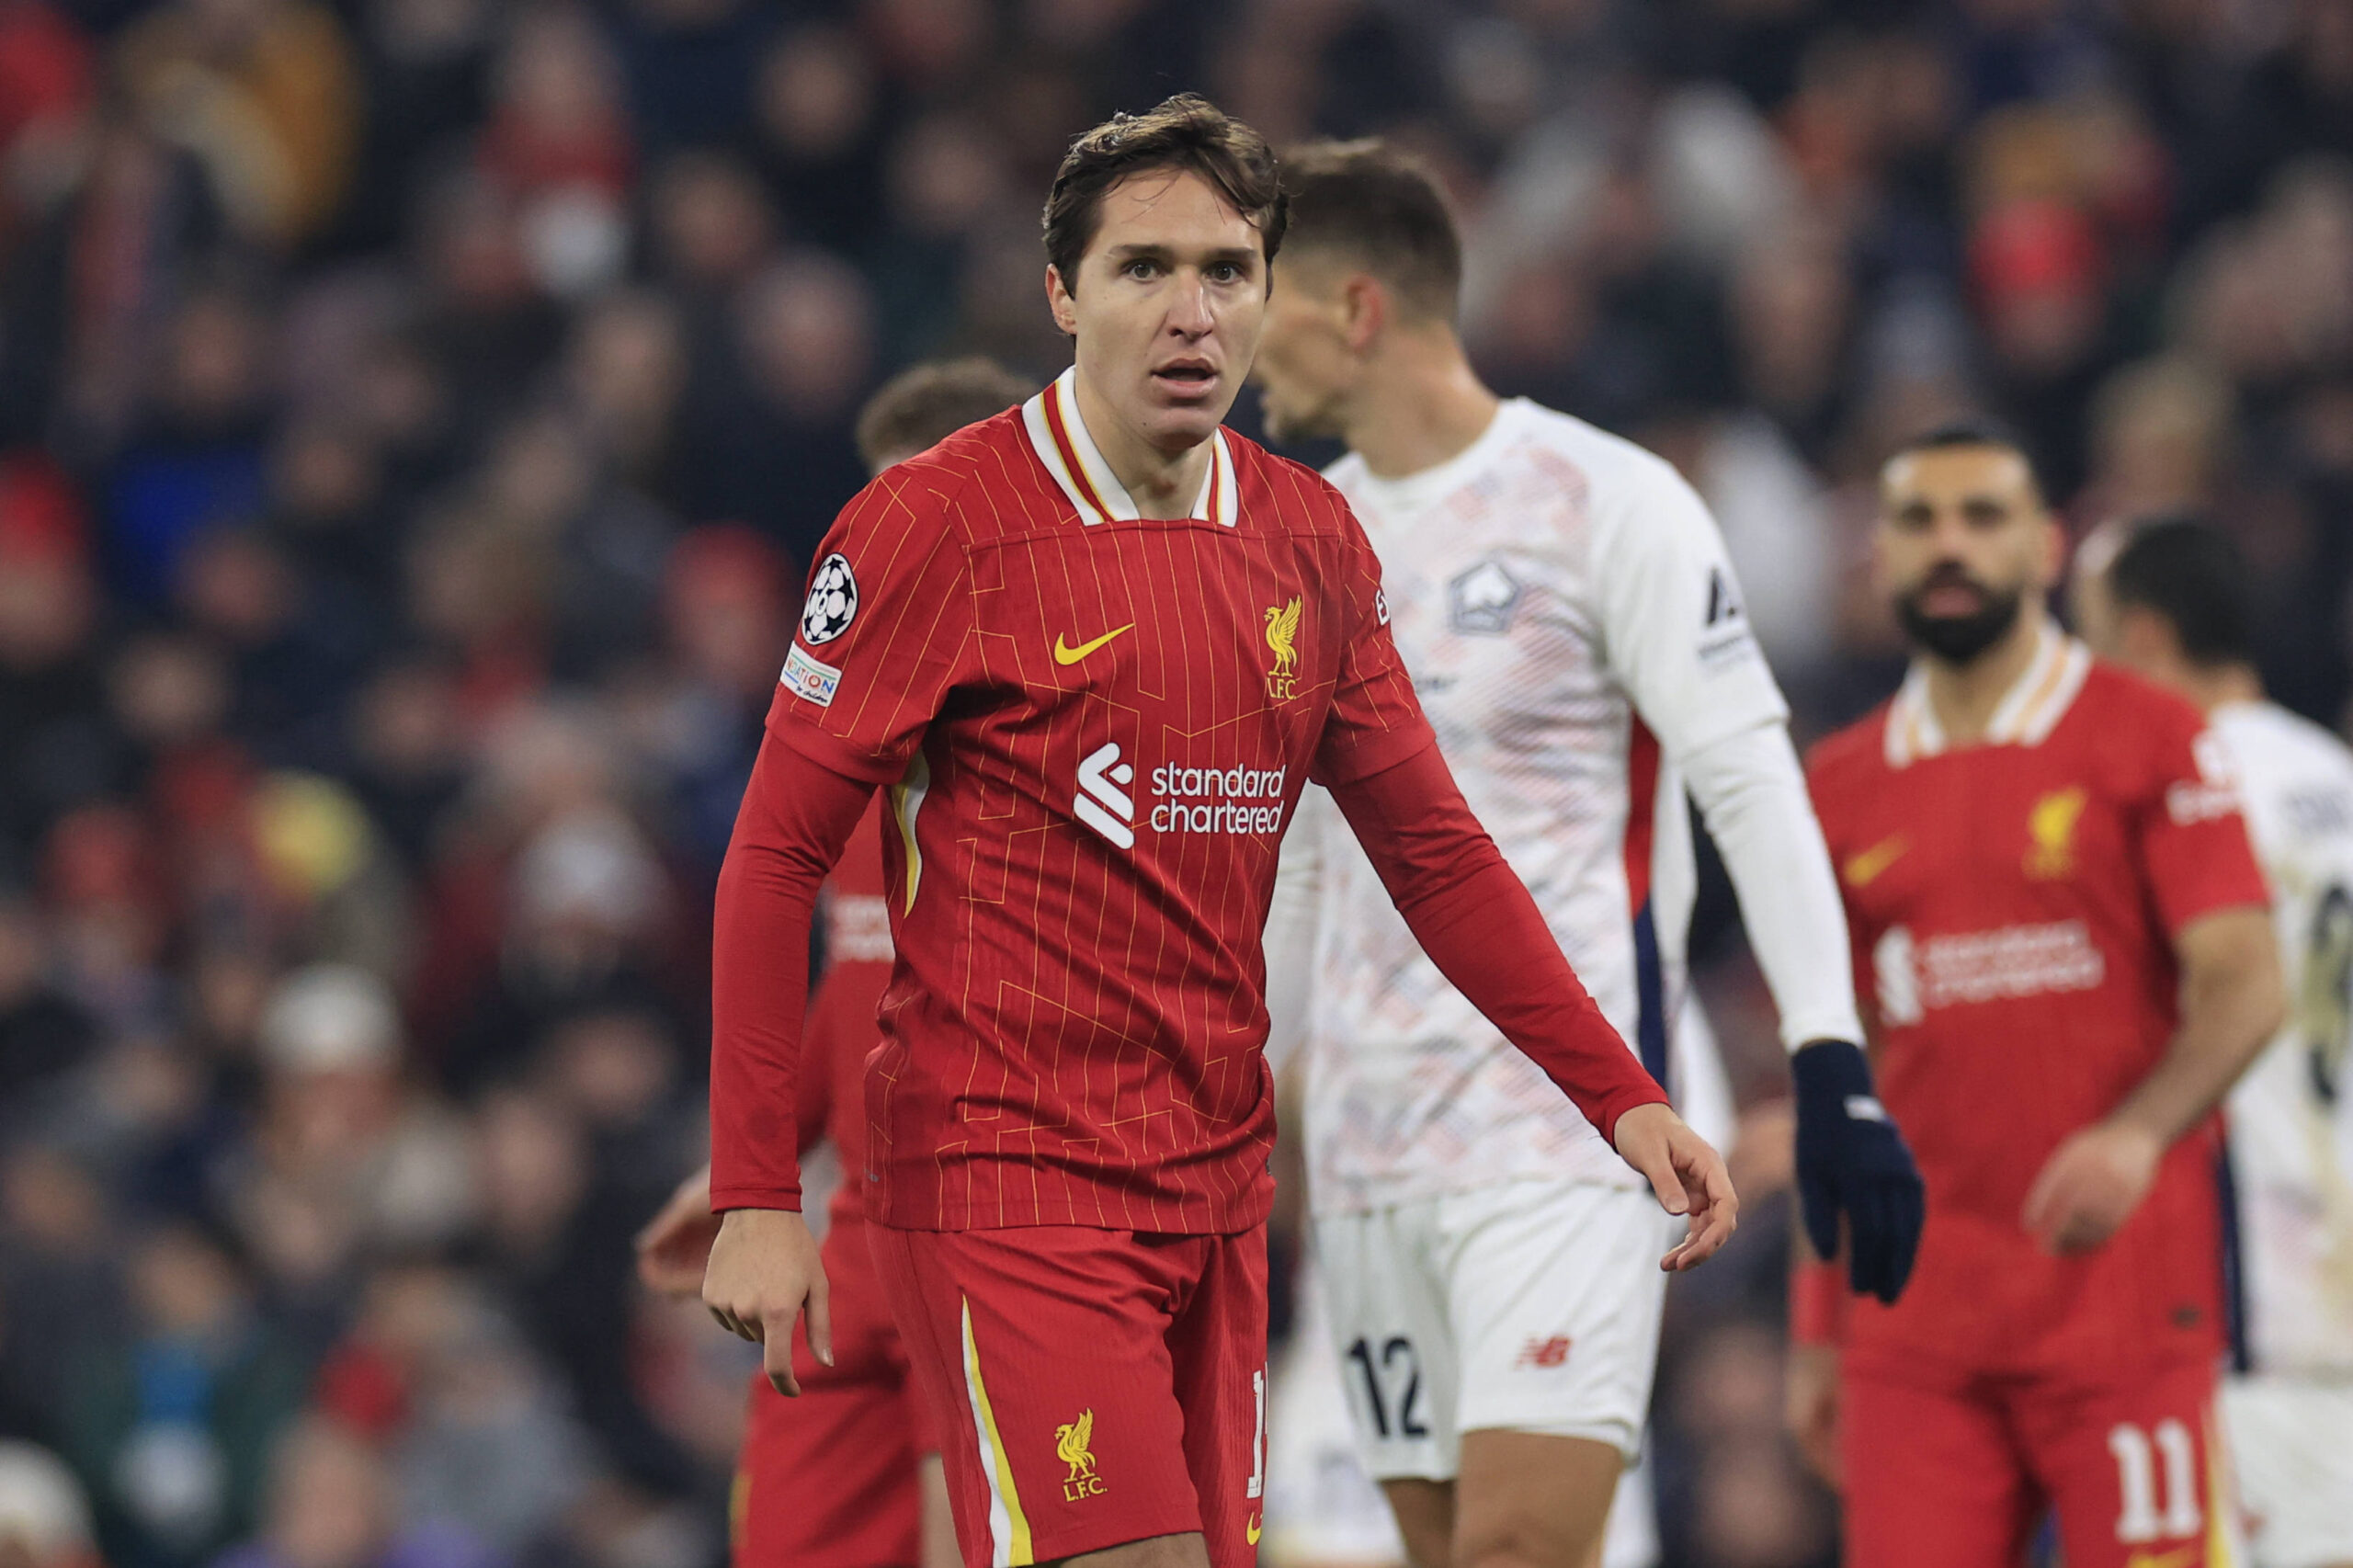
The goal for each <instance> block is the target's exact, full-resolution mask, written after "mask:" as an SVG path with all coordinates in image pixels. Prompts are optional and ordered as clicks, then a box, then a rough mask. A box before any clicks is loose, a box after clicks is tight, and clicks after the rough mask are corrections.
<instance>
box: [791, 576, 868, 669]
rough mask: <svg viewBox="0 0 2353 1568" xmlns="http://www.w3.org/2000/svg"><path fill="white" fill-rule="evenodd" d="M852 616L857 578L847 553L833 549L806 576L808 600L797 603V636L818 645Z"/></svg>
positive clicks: (855, 615) (839, 630)
mask: <svg viewBox="0 0 2353 1568" xmlns="http://www.w3.org/2000/svg"><path fill="white" fill-rule="evenodd" d="M855 619H858V578H857V576H856V575H855V574H853V573H852V572H851V571H850V569H849V557H847V556H846V555H844V554H842V553H841V552H840V551H835V552H834V553H833V554H831V555H828V556H827V557H825V559H824V560H823V561H821V562H818V563H817V574H816V575H815V576H813V577H812V578H811V579H809V602H808V603H807V604H805V605H803V606H801V641H802V642H806V643H808V644H809V646H811V647H812V648H815V647H818V646H820V645H822V644H824V643H827V642H832V641H833V640H834V639H835V638H836V637H839V636H840V635H841V634H842V633H843V632H845V631H848V630H849V623H850V622H851V621H853V620H855ZM789 667H790V666H788V668H789ZM821 667H822V666H821Z"/></svg>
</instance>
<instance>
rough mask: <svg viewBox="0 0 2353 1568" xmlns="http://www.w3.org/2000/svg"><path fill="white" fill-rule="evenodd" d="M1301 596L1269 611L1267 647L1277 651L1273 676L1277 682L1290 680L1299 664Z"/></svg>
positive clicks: (1271, 607) (1294, 597)
mask: <svg viewBox="0 0 2353 1568" xmlns="http://www.w3.org/2000/svg"><path fill="white" fill-rule="evenodd" d="M1298 641H1299V596H1298V595H1297V594H1293V595H1292V596H1291V599H1290V603H1289V604H1287V605H1273V606H1270V607H1268V608H1267V647H1269V648H1271V649H1273V650H1274V651H1275V667H1274V670H1273V675H1274V676H1275V678H1276V679H1277V680H1286V679H1289V678H1290V673H1291V670H1292V668H1293V667H1294V666H1295V665H1298V663H1299V650H1298V649H1297V648H1296V647H1295V646H1293V644H1295V643H1296V642H1298Z"/></svg>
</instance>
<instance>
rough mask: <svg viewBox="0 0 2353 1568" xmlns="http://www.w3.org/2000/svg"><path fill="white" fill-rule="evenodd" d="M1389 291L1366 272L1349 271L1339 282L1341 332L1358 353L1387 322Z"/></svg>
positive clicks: (1377, 279)
mask: <svg viewBox="0 0 2353 1568" xmlns="http://www.w3.org/2000/svg"><path fill="white" fill-rule="evenodd" d="M1389 312H1390V305H1389V291H1388V290H1385V289H1383V288H1382V287H1381V280H1380V279H1379V278H1375V277H1373V276H1372V274H1370V273H1369V272H1358V273H1351V274H1350V275H1349V277H1348V280H1347V282H1345V283H1343V284H1341V285H1340V331H1341V333H1342V334H1343V335H1345V336H1346V337H1347V342H1348V347H1350V348H1351V349H1353V350H1355V351H1356V352H1357V353H1358V354H1361V353H1363V352H1364V351H1365V349H1366V348H1368V347H1370V346H1371V344H1372V340H1373V339H1374V338H1375V337H1378V336H1379V335H1381V328H1382V327H1384V326H1386V325H1388V324H1389Z"/></svg>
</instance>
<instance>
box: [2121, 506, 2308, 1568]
mask: <svg viewBox="0 0 2353 1568" xmlns="http://www.w3.org/2000/svg"><path fill="white" fill-rule="evenodd" d="M2076 584H2077V588H2076V596H2075V608H2076V616H2077V619H2078V620H2079V621H2080V623H2081V628H2080V629H2081V630H2082V631H2083V632H2084V634H2085V637H2086V640H2087V641H2089V642H2091V644H2092V647H2093V649H2094V650H2095V651H2096V652H2097V653H2101V654H2103V655H2104V656H2106V657H2108V658H2110V659H2113V660H2115V661H2116V662H2117V663H2119V664H2121V665H2124V666H2125V667H2127V668H2129V669H2131V670H2134V671H2136V672H2138V673H2139V674H2141V675H2143V676H2148V677H2149V678H2151V679H2153V680H2155V681H2157V682H2159V683H2160V684H2162V685H2165V686H2169V687H2174V688H2175V689H2176V690H2177V691H2179V692H2181V693H2182V694H2183V695H2185V696H2187V697H2188V699H2190V700H2191V701H2193V702H2195V703H2197V704H2198V705H2199V706H2200V708H2202V709H2204V710H2206V713H2207V717H2208V718H2209V720H2210V721H2211V725H2212V728H2211V732H2210V733H2211V734H2213V735H2214V736H2215V737H2216V738H2217V739H2218V740H2219V741H2220V742H2221V744H2222V746H2223V747H2224V748H2225V749H2226V750H2227V751H2228V752H2229V754H2230V755H2229V758H2228V761H2229V763H2230V765H2231V769H2232V771H2233V773H2234V774H2235V776H2236V778H2237V779H2238V784H2239V792H2240V797H2241V799H2242V800H2243V801H2245V807H2246V821H2247V829H2248V833H2249V835H2250V836H2251V837H2252V838H2253V839H2254V841H2255V850H2256V858H2258V859H2260V860H2261V861H2262V863H2263V872H2264V876H2265V878H2266V880H2267V881H2269V883H2270V885H2271V897H2272V915H2273V919H2274V920H2275V921H2276V922H2277V924H2278V928H2279V957H2280V960H2281V962H2282V964H2283V966H2284V968H2285V971H2286V973H2285V975H2284V979H2285V981H2286V983H2287V993H2288V996H2289V999H2290V1007H2289V1014H2288V1022H2287V1024H2286V1025H2285V1026H2284V1027H2282V1028H2281V1029H2280V1031H2279V1038H2278V1039H2277V1040H2273V1041H2272V1042H2271V1044H2270V1045H2269V1046H2268V1048H2267V1049H2266V1050H2265V1051H2264V1053H2263V1055H2261V1056H2260V1057H2257V1058H2256V1062H2255V1065H2254V1066H2252V1067H2250V1068H2248V1069H2247V1072H2246V1075H2245V1077H2243V1078H2241V1079H2240V1080H2239V1082H2238V1086H2237V1087H2235V1088H2234V1089H2233V1090H2232V1091H2231V1097H2230V1101H2229V1106H2228V1116H2229V1123H2230V1166H2231V1170H2230V1175H2231V1178H2232V1179H2231V1183H2230V1189H2229V1190H2230V1192H2231V1194H2232V1197H2233V1198H2234V1202H2233V1204H2232V1205H2231V1206H2230V1209H2229V1210H2226V1224H2225V1233H2226V1235H2229V1236H2231V1237H2232V1238H2234V1241H2235V1243H2236V1250H2237V1257H2236V1259H2235V1262H2236V1265H2237V1267H2236V1269H2235V1271H2234V1278H2235V1281H2236V1283H2237V1285H2238V1287H2239V1290H2238V1292H2237V1294H2238V1296H2239V1302H2238V1305H2239V1309H2240V1310H2239V1313H2238V1324H2237V1327H2238V1329H2239V1330H2240V1332H2239V1333H2238V1334H2236V1335H2234V1346H2233V1351H2234V1360H2235V1361H2236V1362H2237V1365H2236V1367H2235V1368H2234V1373H2233V1375H2232V1376H2231V1377H2229V1378H2228V1379H2227V1380H2226V1381H2224V1383H2223V1387H2222V1415H2223V1425H2224V1427H2225V1429H2226V1431H2227V1434H2228V1437H2229V1440H2230V1447H2231V1450H2232V1457H2233V1460H2234V1463H2235V1465H2236V1468H2237V1472H2238V1481H2239V1492H2240V1500H2241V1503H2242V1504H2243V1505H2244V1507H2245V1513H2246V1519H2247V1525H2248V1545H2249V1549H2250V1551H2252V1552H2253V1554H2254V1558H2255V1562H2256V1568H2353V1061H2348V1059H2347V1045H2348V1040H2353V1005H2348V1004H2353V752H2348V751H2347V749H2346V747H2345V745H2344V744H2343V743H2342V742H2340V741H2339V740H2338V739H2337V738H2336V736H2335V735H2333V734H2330V733H2328V732H2327V731H2326V730H2324V729H2322V728H2321V727H2320V726H2319V725H2317V724H2313V723H2311V722H2307V721H2305V720H2303V719H2300V718H2298V717H2297V716H2296V715H2295V714H2293V713H2290V712H2289V711H2288V710H2286V709H2284V708H2281V707H2280V706H2279V705H2278V704H2277V703H2273V702H2268V701H2266V700H2265V699H2264V695H2263V685H2262V680H2261V677H2260V676H2257V675H2256V669H2255V660H2254V655H2253V651H2252V642H2253V633H2254V616H2255V611H2254V607H2253V595H2252V593H2251V592H2250V589H2249V586H2248V583H2247V569H2246V565H2245V562H2244V561H2243V560H2242V559H2241V557H2240V555H2239V553H2238V551H2237V550H2236V549H2235V548H2234V546H2233V545H2232V543H2231V541H2230V540H2229V539H2228V538H2227V537H2226V536H2224V535H2222V534H2221V533H2219V532H2217V531H2216V530H2214V529H2213V528H2210V527H2207V526H2205V525H2203V524H2201V523H2200V522H2197V521H2195V520H2193V519H2190V518H2186V517H2175V518H2165V519H2161V520H2158V521H2155V522H2150V523H2145V524H2143V525H2141V526H2139V527H2128V528H2107V529H2102V530H2100V531H2099V532H2097V533H2096V534H2094V535H2093V537H2092V538H2091V539H2090V540H2086V543H2085V547H2084V550H2083V551H2082V553H2081V554H2080V555H2079V556H2078V558H2077V562H2076Z"/></svg>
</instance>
